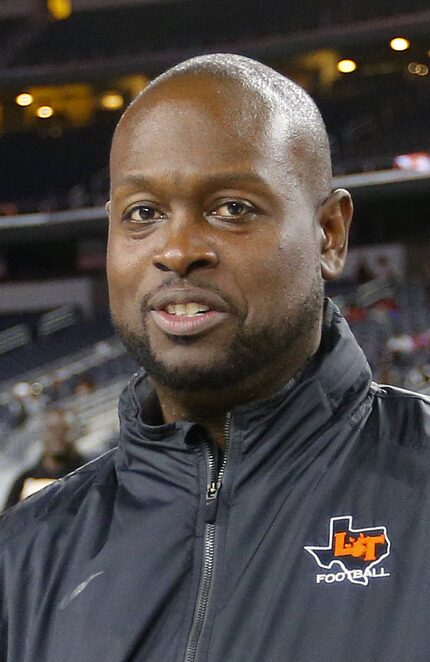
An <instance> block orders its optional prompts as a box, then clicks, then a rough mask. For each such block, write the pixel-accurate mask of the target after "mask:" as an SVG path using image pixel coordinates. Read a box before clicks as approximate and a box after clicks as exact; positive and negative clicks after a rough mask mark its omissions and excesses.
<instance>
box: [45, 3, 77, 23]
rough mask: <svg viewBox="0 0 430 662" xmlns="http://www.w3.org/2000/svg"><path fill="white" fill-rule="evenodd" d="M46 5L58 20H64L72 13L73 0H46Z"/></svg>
mask: <svg viewBox="0 0 430 662" xmlns="http://www.w3.org/2000/svg"><path fill="white" fill-rule="evenodd" d="M46 6H47V8H48V11H49V13H50V15H51V16H52V18H54V19H55V20H56V21H64V20H65V19H66V18H69V16H71V14H72V2H71V0H46Z"/></svg>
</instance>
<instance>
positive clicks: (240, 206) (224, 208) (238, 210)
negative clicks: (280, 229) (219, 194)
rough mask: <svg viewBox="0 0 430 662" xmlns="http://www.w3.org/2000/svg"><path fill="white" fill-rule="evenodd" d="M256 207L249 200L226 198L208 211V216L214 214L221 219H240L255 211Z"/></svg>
mask: <svg viewBox="0 0 430 662" xmlns="http://www.w3.org/2000/svg"><path fill="white" fill-rule="evenodd" d="M256 211H257V210H256V208H255V207H254V206H253V205H251V204H250V203H249V202H243V201H241V200H226V201H225V202H222V203H221V204H218V205H217V206H216V207H214V208H213V209H212V210H211V211H210V212H209V215H210V216H216V217H217V218H222V219H226V220H228V219H233V220H234V219H240V218H244V217H245V216H250V215H252V214H255V213H256Z"/></svg>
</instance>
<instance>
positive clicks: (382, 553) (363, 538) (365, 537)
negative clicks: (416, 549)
mask: <svg viewBox="0 0 430 662" xmlns="http://www.w3.org/2000/svg"><path fill="white" fill-rule="evenodd" d="M390 548H391V542H390V540H389V538H388V534H387V529H386V528H385V526H373V527H369V528H367V529H353V528H352V516H351V515H343V516H341V517H332V518H331V519H330V529H329V534H328V544H327V546H326V547H317V546H313V545H305V548H304V549H305V550H306V551H307V552H309V554H311V555H312V556H313V557H314V559H315V561H316V562H317V564H318V566H319V567H320V568H322V569H323V570H331V571H332V572H329V573H327V572H325V573H322V572H321V573H317V575H316V583H317V584H322V583H324V584H333V583H338V582H343V581H350V582H351V583H352V584H361V585H362V586H367V585H368V584H369V580H370V579H375V578H381V577H389V576H390V573H389V572H386V571H385V569H384V567H383V566H381V565H380V564H381V561H382V560H383V559H385V558H387V556H389V554H390ZM377 566H378V567H377Z"/></svg>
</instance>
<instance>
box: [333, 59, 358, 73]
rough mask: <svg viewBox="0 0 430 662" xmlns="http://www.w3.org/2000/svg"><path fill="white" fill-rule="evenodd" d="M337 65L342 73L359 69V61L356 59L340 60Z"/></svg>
mask: <svg viewBox="0 0 430 662" xmlns="http://www.w3.org/2000/svg"><path fill="white" fill-rule="evenodd" d="M336 66H337V70H338V71H340V73H341V74H351V73H352V72H353V71H355V70H356V69H357V63H356V62H354V60H339V62H338V63H337V65H336Z"/></svg>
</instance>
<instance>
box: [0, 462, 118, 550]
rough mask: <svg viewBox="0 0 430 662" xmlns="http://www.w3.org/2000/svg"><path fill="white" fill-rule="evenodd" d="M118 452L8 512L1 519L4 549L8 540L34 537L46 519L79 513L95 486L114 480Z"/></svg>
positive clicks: (1, 540)
mask: <svg viewBox="0 0 430 662" xmlns="http://www.w3.org/2000/svg"><path fill="white" fill-rule="evenodd" d="M114 450H115V449H114ZM114 450H111V451H108V452H107V453H105V454H104V455H101V456H100V457H98V458H96V459H95V460H93V461H92V462H88V463H87V464H85V465H84V466H82V467H80V468H79V469H76V471H73V473H70V474H68V475H67V476H65V477H64V478H60V479H58V480H56V481H54V482H53V483H52V484H51V485H49V486H48V487H45V488H44V489H42V490H40V491H39V492H37V493H36V494H34V495H32V496H30V497H28V499H25V501H22V502H20V503H19V504H17V505H16V506H14V507H12V508H10V509H9V510H6V512H4V513H3V514H2V515H1V517H0V549H1V547H3V546H4V545H5V544H6V543H7V542H8V541H11V540H14V539H16V538H20V537H21V536H22V535H26V536H29V535H31V531H32V530H33V529H34V530H37V527H38V525H39V523H40V522H41V521H42V520H43V521H46V520H47V519H48V520H55V519H57V518H58V517H60V518H62V517H63V515H65V513H66V512H67V513H68V514H70V513H71V512H73V511H76V510H77V509H78V508H79V505H80V504H81V503H82V501H83V500H84V498H85V496H86V495H87V493H88V492H89V491H90V490H91V488H92V486H93V485H94V484H95V483H98V482H100V481H102V482H109V480H113V476H112V471H113V464H114V463H113V457H114Z"/></svg>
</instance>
